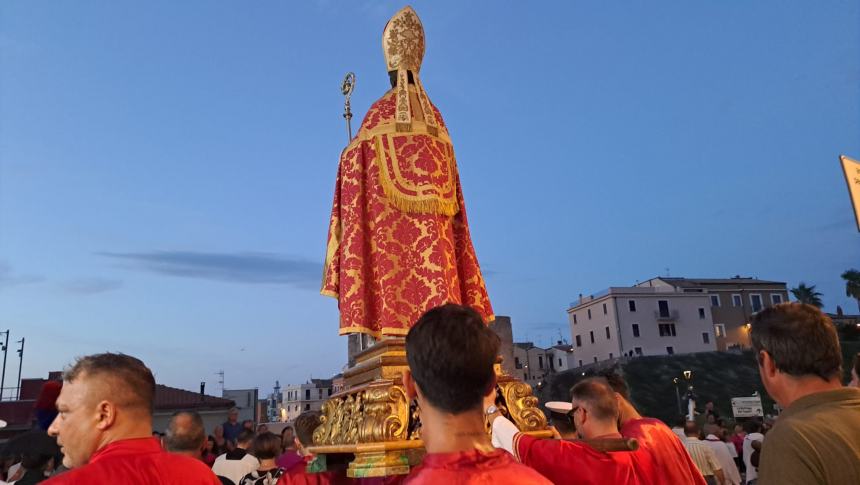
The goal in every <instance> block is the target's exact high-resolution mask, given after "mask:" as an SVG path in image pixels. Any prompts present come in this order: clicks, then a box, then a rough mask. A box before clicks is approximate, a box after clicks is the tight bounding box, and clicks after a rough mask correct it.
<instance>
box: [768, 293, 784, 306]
mask: <svg viewBox="0 0 860 485" xmlns="http://www.w3.org/2000/svg"><path fill="white" fill-rule="evenodd" d="M770 302H771V303H773V304H774V305H779V304H780V303H782V295H780V294H779V293H771V294H770Z"/></svg>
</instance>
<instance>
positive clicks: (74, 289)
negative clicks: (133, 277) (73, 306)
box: [60, 278, 122, 295]
mask: <svg viewBox="0 0 860 485" xmlns="http://www.w3.org/2000/svg"><path fill="white" fill-rule="evenodd" d="M60 287H61V288H62V289H63V290H65V291H67V292H69V293H74V294H77V295H95V294H96V293H104V292H106V291H112V290H118V289H120V288H122V281H120V280H111V279H105V278H79V279H76V280H71V281H67V282H65V283H62V284H61V285H60Z"/></svg>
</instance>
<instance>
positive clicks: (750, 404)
mask: <svg viewBox="0 0 860 485" xmlns="http://www.w3.org/2000/svg"><path fill="white" fill-rule="evenodd" d="M732 414H734V416H735V417H736V418H752V417H754V416H764V408H762V405H761V397H760V396H752V397H733V398H732Z"/></svg>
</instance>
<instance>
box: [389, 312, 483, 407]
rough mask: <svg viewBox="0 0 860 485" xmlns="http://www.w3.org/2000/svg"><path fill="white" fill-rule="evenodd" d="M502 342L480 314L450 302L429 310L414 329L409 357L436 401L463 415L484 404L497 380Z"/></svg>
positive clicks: (420, 383) (424, 390)
mask: <svg viewBox="0 0 860 485" xmlns="http://www.w3.org/2000/svg"><path fill="white" fill-rule="evenodd" d="M499 346H500V343H499V337H498V336H497V335H496V334H495V332H493V331H492V330H491V329H490V328H489V327H487V325H485V324H484V321H483V319H482V318H481V316H480V315H479V314H478V312H476V311H475V310H473V309H471V308H469V307H466V306H462V305H455V304H451V303H449V304H447V305H443V306H439V307H436V308H433V309H432V310H429V311H428V312H427V313H425V314H424V315H422V316H421V318H419V319H418V322H416V323H415V326H413V327H412V329H410V330H409V333H408V334H407V335H406V358H407V360H408V361H409V370H410V371H411V373H412V377H413V378H414V380H415V383H416V384H418V387H419V388H420V389H421V392H422V393H423V394H424V396H425V397H426V399H427V400H428V401H429V402H430V404H432V405H433V406H434V407H436V408H438V409H439V410H441V411H445V412H448V413H451V414H459V413H462V412H464V411H467V410H470V409H474V408H476V407H481V404H482V403H483V399H484V396H485V395H487V393H488V392H489V390H490V387H491V386H492V385H493V383H494V382H495V373H494V370H493V364H494V363H495V362H496V356H498V354H499Z"/></svg>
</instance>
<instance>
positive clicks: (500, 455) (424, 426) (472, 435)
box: [403, 303, 550, 485]
mask: <svg viewBox="0 0 860 485" xmlns="http://www.w3.org/2000/svg"><path fill="white" fill-rule="evenodd" d="M498 354H499V337H498V336H496V334H495V333H494V332H493V331H492V330H490V328H489V327H487V325H486V324H485V323H484V321H483V319H482V318H481V315H479V314H478V312H476V311H475V310H473V309H472V308H469V307H465V306H461V305H455V304H450V303H449V304H447V305H443V306H440V307H436V308H434V309H432V310H430V311H428V312H427V313H425V314H424V315H422V316H421V318H419V319H418V322H417V323H416V324H415V325H414V326H413V327H412V328H411V329H410V330H409V333H408V334H407V335H406V358H407V360H408V362H409V370H407V371H406V372H405V373H404V376H403V384H404V387H405V388H406V393H407V394H408V395H409V396H410V398H413V397H414V398H417V400H418V406H419V408H420V409H421V438H422V439H423V440H424V447H425V449H426V450H427V454H426V455H425V456H424V461H423V462H422V463H421V465H420V466H417V467H415V468H414V469H413V470H412V472H411V473H410V474H409V476H408V477H407V478H406V480H405V482H404V483H406V484H409V485H423V484H448V485H454V484H458V485H460V484H462V485H467V484H478V483H481V484H484V483H493V484H497V485H505V484H517V485H538V484H541V485H543V484H549V483H550V482H549V481H548V480H547V479H546V478H544V477H542V476H541V475H540V474H539V473H537V472H536V471H534V470H532V469H531V468H528V467H526V466H524V465H521V464H519V463H517V462H516V460H514V457H512V456H511V455H510V453H508V452H507V451H505V450H497V449H495V448H494V447H493V445H492V444H491V443H490V437H489V435H488V434H487V429H486V425H485V424H484V422H485V420H484V405H483V404H484V399H485V397H486V396H489V395H490V393H493V392H495V384H496V375H495V372H494V370H493V364H494V363H495V361H496V356H497V355H498Z"/></svg>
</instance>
